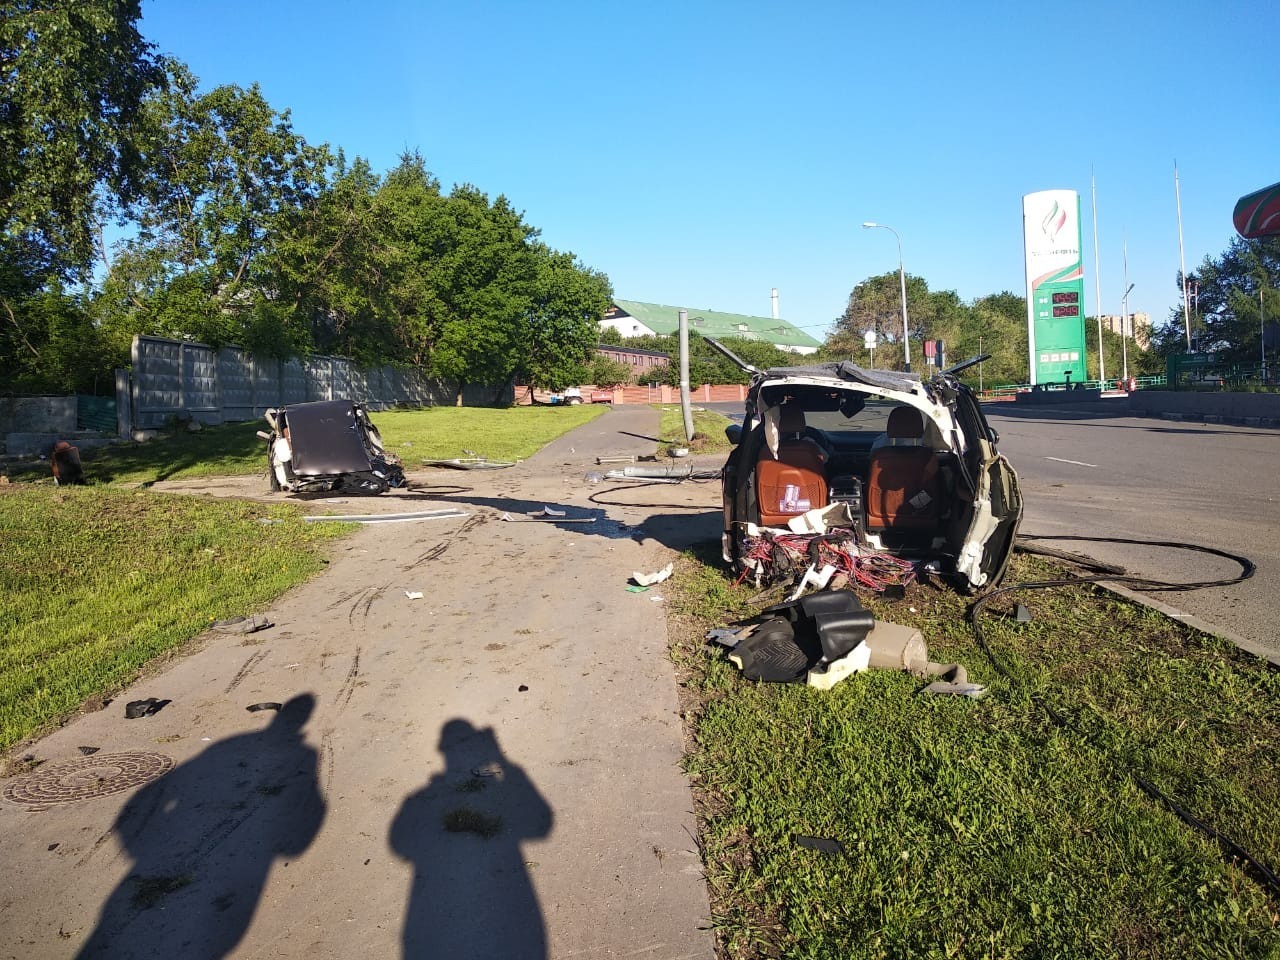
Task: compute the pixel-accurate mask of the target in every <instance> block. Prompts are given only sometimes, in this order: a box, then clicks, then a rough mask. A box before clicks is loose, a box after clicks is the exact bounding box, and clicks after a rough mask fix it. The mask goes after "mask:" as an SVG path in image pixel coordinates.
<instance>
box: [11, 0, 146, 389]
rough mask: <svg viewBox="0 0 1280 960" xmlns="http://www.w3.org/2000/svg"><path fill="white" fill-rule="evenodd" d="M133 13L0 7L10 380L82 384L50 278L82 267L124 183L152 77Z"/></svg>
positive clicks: (75, 304) (70, 312)
mask: <svg viewBox="0 0 1280 960" xmlns="http://www.w3.org/2000/svg"><path fill="white" fill-rule="evenodd" d="M139 17H140V11H139V4H138V2H137V0H132V2H129V0H78V2H76V3H48V2H40V3H37V2H32V0H5V2H4V3H3V5H0V329H2V330H3V332H2V333H0V369H4V370H6V371H9V370H12V371H14V378H13V380H11V381H10V387H15V386H19V385H21V384H25V385H26V388H27V389H40V390H64V389H68V388H69V384H70V383H71V382H72V381H75V382H76V383H83V377H82V376H81V375H80V374H78V373H76V372H75V371H76V370H79V369H80V368H81V367H82V365H83V363H84V359H85V357H84V356H83V355H82V352H81V351H80V350H79V349H78V348H77V347H75V346H74V345H73V343H72V340H71V339H70V338H69V337H68V336H67V331H68V329H69V326H68V325H70V327H81V326H84V323H85V320H86V317H87V314H86V313H85V312H84V309H83V304H82V303H80V302H79V301H77V300H72V299H67V298H65V296H64V295H63V294H62V292H61V288H60V283H61V282H62V281H71V280H79V279H83V278H85V277H86V276H87V275H88V273H89V270H90V267H91V265H92V263H93V261H94V258H95V252H96V248H97V243H96V241H95V238H96V237H97V236H98V228H99V225H100V224H101V222H102V219H103V218H104V217H106V216H107V215H108V213H109V212H110V211H111V210H112V209H115V208H116V206H117V205H118V202H119V200H120V199H121V198H124V199H128V198H129V197H131V196H132V195H133V192H134V190H135V187H136V179H137V175H138V172H139V169H140V163H139V159H138V155H137V151H136V149H135V144H134V139H135V137H136V135H137V130H136V125H137V124H136V121H137V116H138V111H139V104H140V102H141V101H142V99H143V98H144V97H145V96H146V95H147V94H148V93H149V92H150V91H152V90H154V89H156V88H158V87H159V86H161V85H162V84H163V82H164V71H163V69H162V61H161V59H160V58H159V57H157V56H156V55H155V53H154V50H153V48H152V46H151V45H150V44H148V43H146V42H145V41H144V40H143V39H142V37H141V35H140V34H139V33H138V31H137V28H136V24H137V21H138V19H139ZM42 290H43V291H45V292H43V293H42V292H41V291H42ZM92 332H93V331H92V328H91V326H90V327H86V328H85V330H84V333H85V335H86V337H89V335H91V334H92ZM85 342H86V343H89V344H92V343H93V341H92V339H91V338H90V339H88V340H86V341H85Z"/></svg>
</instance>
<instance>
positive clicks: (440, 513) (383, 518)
mask: <svg viewBox="0 0 1280 960" xmlns="http://www.w3.org/2000/svg"><path fill="white" fill-rule="evenodd" d="M466 516H469V514H466V513H464V512H462V511H461V510H459V509H457V508H456V507H455V508H452V509H448V510H420V511H418V512H416V513H349V514H345V515H337V516H308V517H303V519H304V520H306V521H307V522H308V523H316V522H319V521H321V520H329V521H332V522H335V523H404V522H406V521H409V520H452V519H455V518H461V517H466Z"/></svg>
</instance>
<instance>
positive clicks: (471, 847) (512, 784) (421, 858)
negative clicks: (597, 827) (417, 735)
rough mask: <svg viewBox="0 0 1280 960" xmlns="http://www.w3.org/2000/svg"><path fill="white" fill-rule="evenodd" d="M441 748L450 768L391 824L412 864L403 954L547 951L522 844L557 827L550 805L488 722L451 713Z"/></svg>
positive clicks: (430, 958) (532, 955) (433, 959)
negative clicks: (479, 723)
mask: <svg viewBox="0 0 1280 960" xmlns="http://www.w3.org/2000/svg"><path fill="white" fill-rule="evenodd" d="M440 750H441V752H442V753H443V754H444V758H445V769H444V770H443V771H442V772H441V773H437V774H436V775H435V776H433V777H432V778H431V779H430V780H428V781H427V784H426V786H425V787H423V788H422V789H421V790H419V791H418V792H417V793H414V794H413V795H411V796H410V797H408V798H407V799H406V800H405V801H404V803H403V805H401V807H400V811H399V813H397V814H396V818H395V821H394V822H393V823H392V825H391V837H390V844H391V849H392V850H394V851H395V853H396V854H397V855H398V856H399V857H401V858H402V859H404V860H407V861H409V862H410V863H411V864H413V886H412V887H411V888H410V891H409V899H408V907H407V910H406V913H405V921H404V931H403V945H404V957H405V960H437V958H439V960H469V958H476V960H489V958H494V957H502V958H504V960H544V958H545V957H546V956H547V936H546V930H545V928H544V926H543V920H542V911H541V909H540V908H539V906H538V900H537V897H536V895H535V894H534V890H533V884H532V882H531V880H530V878H529V874H528V870H527V869H526V866H525V863H526V861H525V855H524V853H523V852H522V851H521V849H520V844H521V843H522V842H523V841H526V840H532V839H536V838H539V837H545V836H547V835H548V834H550V833H551V825H552V822H553V819H554V818H553V814H552V811H551V808H550V807H549V806H548V805H547V802H546V800H544V799H543V797H542V795H541V794H540V793H539V792H538V790H537V788H536V787H535V786H534V785H533V783H532V782H531V781H530V780H529V778H528V776H527V775H526V774H525V772H524V770H522V769H521V768H520V767H519V766H517V765H516V764H514V763H512V762H511V761H509V760H508V759H507V758H506V757H505V756H504V755H503V753H502V748H501V747H500V746H499V745H498V741H497V738H496V737H495V736H494V733H493V730H492V729H491V728H489V727H485V728H484V729H481V730H477V729H476V728H475V727H473V726H472V725H471V724H470V723H468V722H467V721H466V720H459V719H454V720H450V721H449V722H448V723H446V724H445V725H444V727H443V729H442V730H441V732H440Z"/></svg>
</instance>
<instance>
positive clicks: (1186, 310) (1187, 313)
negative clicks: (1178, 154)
mask: <svg viewBox="0 0 1280 960" xmlns="http://www.w3.org/2000/svg"><path fill="white" fill-rule="evenodd" d="M1173 193H1174V196H1175V197H1176V198H1177V201H1178V260H1179V262H1180V263H1181V265H1182V321H1183V323H1184V324H1185V325H1186V328H1187V352H1188V353H1190V352H1191V306H1190V302H1189V301H1188V299H1187V257H1186V254H1185V253H1183V250H1182V188H1181V187H1180V186H1179V185H1178V161H1177V160H1175V161H1173Z"/></svg>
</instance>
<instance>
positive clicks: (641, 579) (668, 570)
mask: <svg viewBox="0 0 1280 960" xmlns="http://www.w3.org/2000/svg"><path fill="white" fill-rule="evenodd" d="M675 569H676V566H675V564H674V563H668V564H667V565H666V566H665V567H663V568H662V569H661V570H655V571H654V572H653V573H640V572H639V571H638V570H637V571H635V572H633V573H632V574H631V579H632V580H634V581H635V582H636V584H637V585H638V586H641V587H651V586H653V585H654V584H655V583H661V582H662V581H663V580H666V579H668V578H669V577H670V576H671V574H672V573H674V572H675Z"/></svg>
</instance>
